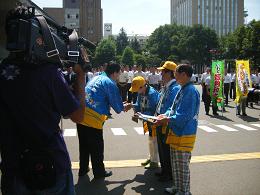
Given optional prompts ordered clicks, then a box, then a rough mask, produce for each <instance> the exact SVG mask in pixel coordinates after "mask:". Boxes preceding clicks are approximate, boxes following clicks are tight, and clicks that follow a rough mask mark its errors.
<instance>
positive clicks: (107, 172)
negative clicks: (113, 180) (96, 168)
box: [94, 171, 113, 179]
mask: <svg viewBox="0 0 260 195" xmlns="http://www.w3.org/2000/svg"><path fill="white" fill-rule="evenodd" d="M112 175H113V172H112V171H105V172H104V174H103V175H96V176H94V178H95V179H101V178H105V177H110V176H112Z"/></svg>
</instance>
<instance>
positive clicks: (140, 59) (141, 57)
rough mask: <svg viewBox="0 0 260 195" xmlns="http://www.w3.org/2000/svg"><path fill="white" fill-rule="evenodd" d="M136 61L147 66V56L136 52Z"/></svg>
mask: <svg viewBox="0 0 260 195" xmlns="http://www.w3.org/2000/svg"><path fill="white" fill-rule="evenodd" d="M134 59H135V63H136V64H137V65H141V66H142V67H145V66H146V57H145V56H144V55H142V54H135V55H134Z"/></svg>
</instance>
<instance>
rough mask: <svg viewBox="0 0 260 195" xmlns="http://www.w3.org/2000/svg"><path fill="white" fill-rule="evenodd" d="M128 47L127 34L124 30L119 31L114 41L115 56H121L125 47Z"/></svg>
mask: <svg viewBox="0 0 260 195" xmlns="http://www.w3.org/2000/svg"><path fill="white" fill-rule="evenodd" d="M128 45H129V42H128V37H127V34H126V32H125V30H124V28H121V29H120V33H119V35H118V37H117V39H116V52H117V55H122V54H123V51H124V49H125V48H126V46H128Z"/></svg>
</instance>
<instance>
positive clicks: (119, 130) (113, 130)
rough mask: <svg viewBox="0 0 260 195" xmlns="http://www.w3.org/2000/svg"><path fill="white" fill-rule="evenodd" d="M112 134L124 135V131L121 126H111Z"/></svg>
mask: <svg viewBox="0 0 260 195" xmlns="http://www.w3.org/2000/svg"><path fill="white" fill-rule="evenodd" d="M111 130H112V132H113V134H114V135H126V132H125V131H124V129H122V128H111Z"/></svg>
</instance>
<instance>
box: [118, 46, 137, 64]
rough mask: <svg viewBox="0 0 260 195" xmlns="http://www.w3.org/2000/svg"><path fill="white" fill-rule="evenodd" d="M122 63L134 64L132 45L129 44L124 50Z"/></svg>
mask: <svg viewBox="0 0 260 195" xmlns="http://www.w3.org/2000/svg"><path fill="white" fill-rule="evenodd" d="M121 62H122V64H124V65H129V66H133V65H134V51H133V50H132V48H131V47H129V46H127V47H126V48H125V50H124V52H123V56H122V60H121Z"/></svg>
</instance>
